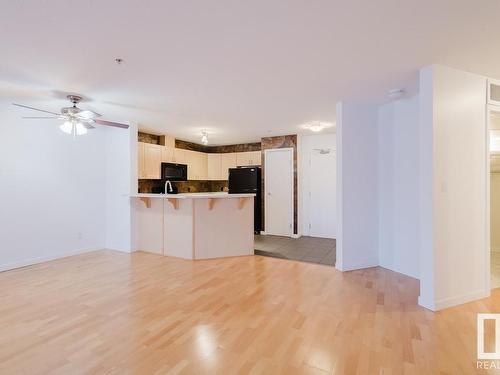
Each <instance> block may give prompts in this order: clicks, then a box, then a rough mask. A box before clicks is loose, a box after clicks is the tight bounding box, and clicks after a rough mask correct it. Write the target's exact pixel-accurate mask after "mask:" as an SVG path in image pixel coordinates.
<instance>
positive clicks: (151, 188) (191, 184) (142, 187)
mask: <svg viewBox="0 0 500 375" xmlns="http://www.w3.org/2000/svg"><path fill="white" fill-rule="evenodd" d="M172 185H173V186H177V189H178V191H179V193H205V192H212V191H226V190H227V181H207V180H203V181H198V180H192V181H177V182H175V181H174V182H172ZM163 189H164V182H163V181H162V180H139V193H160V192H162V191H163Z"/></svg>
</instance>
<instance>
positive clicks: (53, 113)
mask: <svg viewBox="0 0 500 375" xmlns="http://www.w3.org/2000/svg"><path fill="white" fill-rule="evenodd" d="M12 105H15V106H18V107H22V108H28V109H32V110H34V111H40V112H45V113H50V114H51V115H56V116H60V115H61V114H60V113H55V112H51V111H46V110H44V109H38V108H33V107H28V106H27V105H22V104H17V103H12Z"/></svg>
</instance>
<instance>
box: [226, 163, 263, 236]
mask: <svg viewBox="0 0 500 375" xmlns="http://www.w3.org/2000/svg"><path fill="white" fill-rule="evenodd" d="M228 187H229V194H242V193H252V194H255V198H254V215H253V218H254V219H253V220H254V224H253V228H254V232H255V233H256V234H260V231H261V226H262V217H261V209H262V194H261V190H262V189H261V169H260V167H238V168H229V184H228Z"/></svg>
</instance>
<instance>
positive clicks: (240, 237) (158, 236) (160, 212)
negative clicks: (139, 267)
mask: <svg viewBox="0 0 500 375" xmlns="http://www.w3.org/2000/svg"><path fill="white" fill-rule="evenodd" d="M254 197H255V194H228V193H224V192H217V193H183V194H134V195H131V199H132V206H133V210H134V222H135V223H134V224H135V225H134V227H135V229H136V230H135V237H136V244H137V246H136V247H137V250H142V251H147V252H152V253H157V254H162V255H166V256H174V257H179V258H184V259H209V258H219V257H228V256H241V255H252V254H253V252H254V249H253V247H254V246H253V244H254V243H253V239H254V237H253V223H254V220H253V215H254V210H253V199H254Z"/></svg>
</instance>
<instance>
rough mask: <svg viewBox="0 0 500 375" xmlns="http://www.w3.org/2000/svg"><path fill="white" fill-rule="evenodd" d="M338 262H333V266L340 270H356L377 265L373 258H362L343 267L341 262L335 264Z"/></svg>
mask: <svg viewBox="0 0 500 375" xmlns="http://www.w3.org/2000/svg"><path fill="white" fill-rule="evenodd" d="M337 264H338V262H335V268H337V269H338V270H340V271H344V272H345V271H356V270H362V269H364V268H373V267H379V265H378V262H376V261H375V262H374V261H373V260H364V261H361V262H357V263H356V264H351V265H350V266H349V267H345V266H344V265H343V264H339V265H337ZM340 267H342V269H340Z"/></svg>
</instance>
